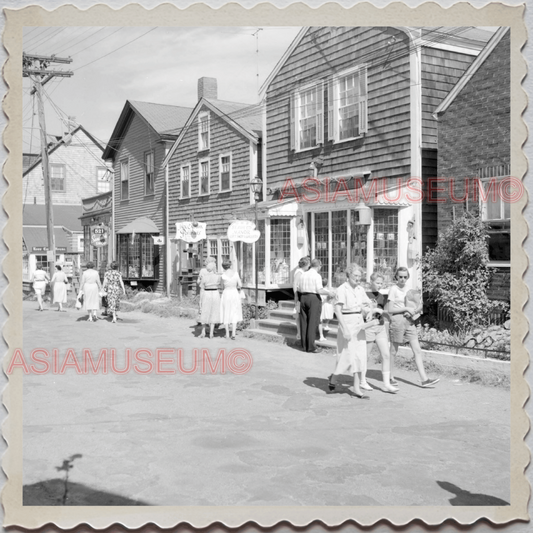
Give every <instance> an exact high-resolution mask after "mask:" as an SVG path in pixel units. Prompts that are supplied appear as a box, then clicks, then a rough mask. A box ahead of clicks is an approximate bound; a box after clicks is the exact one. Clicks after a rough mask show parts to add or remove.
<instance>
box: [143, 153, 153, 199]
mask: <svg viewBox="0 0 533 533" xmlns="http://www.w3.org/2000/svg"><path fill="white" fill-rule="evenodd" d="M150 157H151V159H152V172H151V173H150V172H148V164H149V163H148V158H150ZM150 174H151V175H152V177H151V178H150V177H149V175H150ZM149 180H151V181H152V190H151V191H150V190H149V189H148V183H149ZM154 194H155V151H154V150H148V152H145V153H144V195H145V196H152V195H154Z"/></svg>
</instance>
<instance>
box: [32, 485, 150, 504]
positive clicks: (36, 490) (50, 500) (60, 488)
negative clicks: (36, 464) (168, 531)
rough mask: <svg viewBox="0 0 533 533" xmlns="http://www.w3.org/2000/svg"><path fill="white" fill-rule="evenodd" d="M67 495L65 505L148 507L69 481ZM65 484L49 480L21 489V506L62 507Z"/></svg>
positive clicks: (138, 502)
mask: <svg viewBox="0 0 533 533" xmlns="http://www.w3.org/2000/svg"><path fill="white" fill-rule="evenodd" d="M68 486H69V495H68V498H67V501H66V504H65V505H130V506H132V505H149V504H148V503H145V502H141V501H138V500H132V499H130V498H125V497H124V496H119V495H118V494H112V493H110V492H104V491H101V490H95V489H91V488H90V487H86V486H85V485H83V484H81V483H72V482H70V481H69V483H68ZM64 491H65V483H64V480H62V479H49V480H48V481H40V482H39V483H33V484H32V485H24V486H23V487H22V502H23V505H62V499H63V494H64Z"/></svg>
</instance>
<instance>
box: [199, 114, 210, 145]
mask: <svg viewBox="0 0 533 533" xmlns="http://www.w3.org/2000/svg"><path fill="white" fill-rule="evenodd" d="M207 149H209V113H201V114H200V116H199V117H198V150H199V151H201V150H207Z"/></svg>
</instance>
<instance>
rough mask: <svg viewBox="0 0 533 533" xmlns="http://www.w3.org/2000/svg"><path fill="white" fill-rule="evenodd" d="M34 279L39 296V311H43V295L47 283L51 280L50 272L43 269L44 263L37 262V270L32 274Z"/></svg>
mask: <svg viewBox="0 0 533 533" xmlns="http://www.w3.org/2000/svg"><path fill="white" fill-rule="evenodd" d="M31 281H33V290H34V291H35V295H36V296H37V302H38V304H39V309H38V311H43V296H44V293H45V291H46V284H47V283H48V282H49V281H50V278H49V277H48V274H47V273H46V272H45V271H44V270H43V265H42V264H41V263H37V270H35V271H34V272H33V274H32V276H31Z"/></svg>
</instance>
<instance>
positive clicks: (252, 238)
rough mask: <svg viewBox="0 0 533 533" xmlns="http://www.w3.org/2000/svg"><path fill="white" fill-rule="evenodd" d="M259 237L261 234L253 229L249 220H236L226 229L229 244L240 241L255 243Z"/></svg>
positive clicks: (252, 224)
mask: <svg viewBox="0 0 533 533" xmlns="http://www.w3.org/2000/svg"><path fill="white" fill-rule="evenodd" d="M259 237H261V232H260V231H259V230H257V229H255V224H254V223H253V222H252V221H251V220H236V221H235V222H232V223H231V224H230V226H229V228H228V239H229V240H230V241H231V242H236V241H242V242H246V243H248V244H251V243H252V242H256V241H257V240H259Z"/></svg>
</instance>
